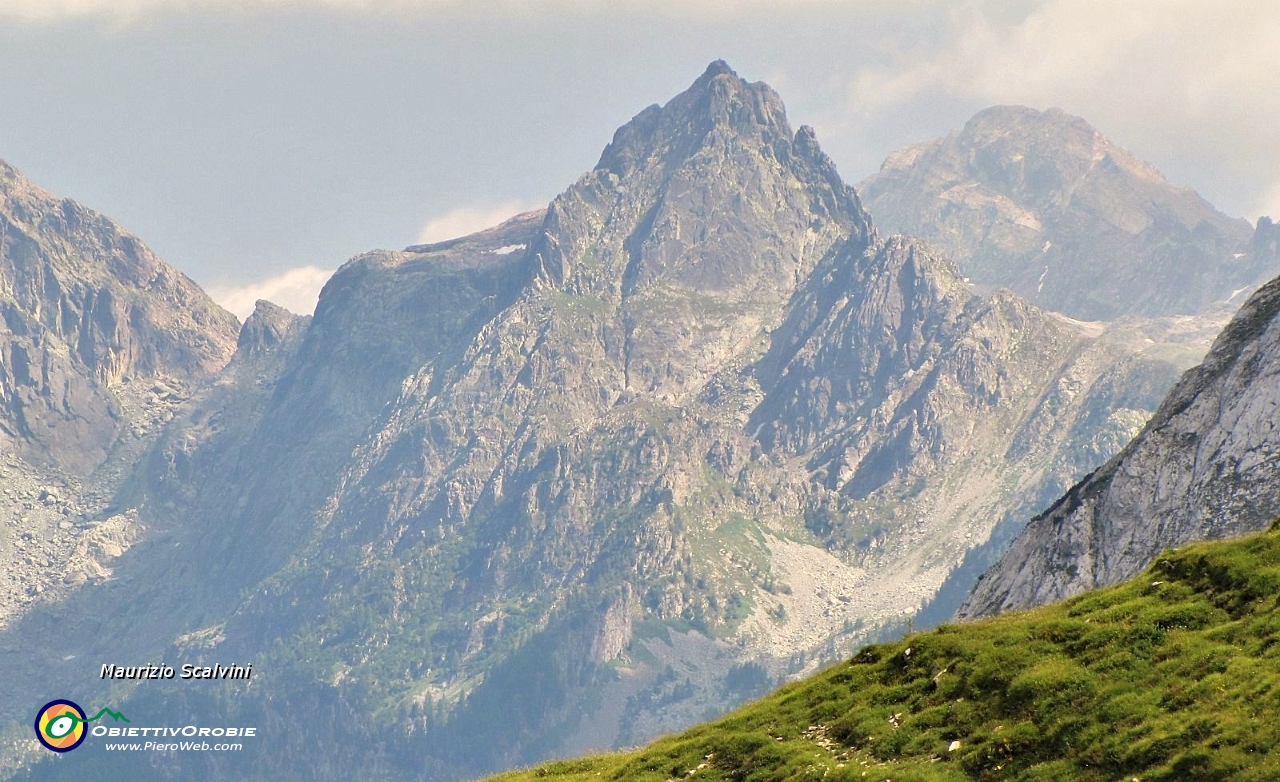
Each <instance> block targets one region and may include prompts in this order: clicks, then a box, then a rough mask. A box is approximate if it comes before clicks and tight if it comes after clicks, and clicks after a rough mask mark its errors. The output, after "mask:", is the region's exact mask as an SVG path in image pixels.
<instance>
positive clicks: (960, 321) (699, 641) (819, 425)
mask: <svg viewBox="0 0 1280 782" xmlns="http://www.w3.org/2000/svg"><path fill="white" fill-rule="evenodd" d="M1201 329H1203V325H1202V323H1201V321H1199V320H1197V319H1186V318H1184V319H1168V320H1164V321H1159V320H1146V321H1129V322H1126V323H1122V324H1116V325H1108V324H1098V323H1082V322H1080V321H1077V320H1073V319H1071V318H1068V317H1065V316H1063V315H1060V314H1055V313H1051V312H1047V311H1045V310H1043V309H1041V308H1039V307H1036V306H1034V305H1032V304H1029V303H1028V302H1027V301H1026V300H1025V299H1023V298H1021V297H1019V296H1018V295H1016V294H1014V293H1011V292H1009V291H999V292H996V293H993V294H991V295H979V294H977V293H975V291H974V290H972V288H971V286H970V285H968V284H966V282H965V280H964V278H963V276H962V274H961V272H960V271H959V269H958V268H957V267H956V265H955V263H953V262H952V261H951V260H949V259H947V258H946V257H945V256H944V255H942V254H941V253H939V252H937V251H936V250H933V249H931V248H930V247H929V246H928V245H926V244H925V243H924V242H922V241H919V240H916V239H908V238H902V237H890V238H887V239H884V238H881V237H880V236H879V235H878V234H877V232H876V231H875V230H874V228H873V227H872V223H871V218H870V216H869V215H868V214H867V212H866V211H865V210H864V209H863V207H862V204H861V202H860V201H859V199H858V196H857V194H856V193H855V192H854V190H853V189H852V188H850V187H848V186H847V185H846V184H844V182H843V181H842V180H841V179H840V177H839V175H838V174H837V172H836V169H835V166H834V165H833V164H832V162H831V161H830V160H829V159H828V158H827V157H826V155H825V154H824V153H823V152H822V150H821V148H820V147H819V145H818V143H817V140H816V138H815V136H814V133H813V131H812V130H811V129H809V128H804V127H801V128H799V129H795V130H793V129H792V128H791V126H790V124H789V123H788V121H787V119H786V114H785V110H784V108H783V105H782V101H781V99H780V98H779V97H778V96H777V94H776V93H774V91H773V90H772V89H770V88H769V87H768V86H766V85H764V84H759V83H754V84H753V83H748V82H746V81H744V80H743V79H741V78H739V77H738V76H737V75H736V74H735V73H734V72H733V71H732V70H731V69H730V68H729V67H728V66H727V65H725V64H724V63H721V62H717V63H713V64H712V65H711V66H710V67H709V68H708V69H707V71H706V72H705V73H704V74H703V75H702V76H701V77H699V78H698V79H697V80H696V81H695V82H694V83H693V84H692V85H691V86H690V88H689V89H688V90H686V91H685V92H683V93H681V94H680V95H678V96H676V97H675V98H673V99H672V100H671V101H669V102H668V103H667V104H666V105H664V106H652V107H650V108H648V109H645V110H644V111H643V112H641V113H640V114H639V115H637V116H636V117H635V118H634V119H633V120H632V121H631V122H629V123H627V124H626V125H625V126H623V127H622V128H621V129H619V130H618V132H617V133H616V134H615V136H614V138H613V141H612V142H611V143H610V144H609V145H608V146H607V147H606V148H605V150H604V152H603V154H602V155H601V157H600V160H599V163H598V164H597V165H596V167H595V168H594V169H593V170H592V171H590V172H588V173H586V174H585V175H583V176H582V177H581V178H580V179H579V180H578V181H577V182H576V183H574V184H573V185H571V186H570V187H569V188H568V189H566V190H565V191H564V192H563V193H562V194H561V195H560V196H558V197H557V198H556V199H555V200H554V201H553V202H552V203H551V204H550V205H549V206H548V207H547V209H546V210H544V211H539V212H533V213H529V214H525V215H519V216H516V217H514V218H512V219H511V220H509V221H507V222H505V223H503V224H501V225H499V226H496V227H494V228H492V229H489V230H487V231H482V232H479V233H477V234H473V235H471V236H467V237H461V238H459V239H455V240H452V241H448V242H442V243H437V244H430V245H418V246H414V247H410V248H407V249H406V250H404V251H396V252H393V251H375V252H371V253H367V254H365V255H362V256H359V257H357V258H355V259H353V260H352V261H350V262H349V263H347V264H346V265H345V266H343V268H342V269H340V270H339V271H338V272H337V273H336V274H335V275H334V277H333V279H331V280H330V281H329V283H328V284H327V285H326V287H325V289H324V291H323V293H322V294H321V297H320V301H319V305H318V307H317V309H316V312H315V315H314V317H313V318H310V319H308V318H295V317H293V316H291V315H290V314H288V313H286V312H283V311H281V310H279V308H275V307H273V306H271V305H269V304H265V303H264V304H261V305H260V306H259V308H258V310H257V311H256V312H255V313H254V315H253V316H252V317H250V318H249V320H248V321H247V322H246V323H245V324H244V326H243V328H242V329H241V331H240V335H239V338H238V340H237V347H236V351H235V354H234V357H232V359H231V361H230V363H229V364H227V366H226V367H225V368H224V369H223V370H222V371H221V372H220V373H219V374H217V375H216V376H215V377H214V378H212V379H211V380H209V381H207V382H205V383H203V384H201V385H200V386H199V387H198V388H196V389H195V390H194V391H193V392H192V393H191V395H190V396H189V398H186V399H184V400H183V401H181V403H180V404H178V405H177V407H176V408H175V409H173V410H172V411H170V412H171V413H172V419H171V420H170V421H169V422H168V423H167V425H165V426H164V427H163V430H162V431H161V432H160V433H159V435H158V436H156V437H155V438H154V441H153V442H151V443H150V446H149V450H148V451H147V453H146V454H145V455H143V456H142V457H141V458H138V459H136V460H135V462H134V464H135V468H134V469H133V470H132V472H131V473H130V474H129V476H128V479H127V480H126V481H124V482H123V483H122V484H121V486H120V488H119V490H118V491H114V492H113V495H112V507H111V508H108V509H103V511H102V513H101V514H100V515H99V516H97V517H94V518H92V519H91V520H89V521H88V523H89V524H91V525H94V526H92V527H91V528H90V529H88V530H86V531H85V533H84V537H83V538H82V543H83V545H82V548H83V552H82V554H78V555H77V557H79V558H72V559H71V560H69V561H68V562H67V563H66V564H64V563H62V562H61V561H58V562H52V563H50V564H48V565H47V567H48V568H50V569H54V568H62V567H65V568H66V569H67V576H66V577H64V578H63V579H61V582H60V583H59V584H58V585H57V586H56V587H54V588H50V589H48V590H46V592H45V593H44V594H43V595H41V597H40V598H39V600H38V601H37V602H36V605H35V607H34V608H30V609H29V610H27V611H26V612H25V613H24V614H23V615H22V616H20V617H19V618H17V619H16V620H15V621H13V622H11V623H10V625H9V626H8V627H7V628H5V629H4V630H3V631H0V668H3V669H4V670H7V671H19V672H30V674H31V675H14V676H12V677H10V678H9V679H7V680H6V682H5V684H4V685H2V686H3V687H4V690H3V692H4V698H3V699H0V704H13V705H11V706H7V707H6V708H9V709H10V712H5V714H6V715H8V716H12V717H13V718H14V719H15V720H16V719H17V717H18V716H21V715H20V714H19V712H20V711H21V710H22V709H24V708H26V707H25V706H24V705H23V704H26V703H28V702H32V701H36V700H38V699H39V698H40V697H45V698H46V700H47V699H48V697H51V696H47V695H45V694H44V693H43V689H42V688H43V687H46V686H47V684H46V683H47V682H48V681H49V680H50V677H56V678H57V680H58V681H60V682H63V683H64V686H66V687H68V688H73V689H75V691H76V692H79V693H84V695H83V697H86V698H88V697H90V696H95V697H96V695H97V694H103V695H104V696H110V697H111V699H112V702H113V703H119V704H123V705H122V706H121V708H124V709H125V710H126V711H129V713H130V714H133V713H137V714H142V715H147V714H152V715H154V714H182V715H189V716H188V718H189V719H205V720H214V719H216V720H226V719H231V718H234V719H237V720H248V721H252V722H254V723H256V724H262V725H271V726H276V727H277V728H278V729H273V733H272V736H273V740H272V741H271V742H270V743H269V744H268V743H263V744H261V745H254V746H252V747H247V748H246V751H245V752H243V753H241V754H236V756H235V757H231V756H230V754H227V753H224V754H223V755H219V756H218V757H213V756H212V755H210V756H208V757H198V756H196V754H195V753H191V755H189V756H184V757H174V758H169V759H162V760H157V761H154V762H153V761H152V760H151V759H146V758H143V757H142V756H137V757H129V756H126V755H121V754H115V753H111V757H107V755H108V754H109V753H106V752H105V751H104V750H102V749H101V748H100V747H99V748H97V749H94V748H93V747H89V746H86V747H85V748H82V749H81V750H77V752H76V753H73V757H68V758H65V759H62V760H60V761H59V763H58V765H56V766H54V765H52V764H40V765H36V766H33V767H32V768H31V770H30V775H31V776H34V777H40V776H41V775H43V774H51V773H54V771H53V770H52V769H55V768H56V769H57V773H59V774H69V773H73V772H74V773H75V774H82V773H83V774H100V775H111V774H116V775H127V774H135V775H137V774H148V775H151V776H158V777H161V778H174V779H178V778H181V779H186V778H191V777H193V776H194V777H199V776H201V775H204V776H210V777H220V776H233V777H234V776H263V775H270V776H274V777H279V778H283V779H291V778H295V779H303V778H315V777H325V778H366V777H380V776H391V775H395V776H397V777H400V778H409V779H453V778H461V777H466V776H472V775H475V774H479V773H483V772H485V771H489V770H494V769H499V768H505V767H510V766H513V765H517V764H523V763H529V762H533V761H535V760H539V759H541V758H545V757H548V756H550V755H556V754H565V753H574V752H582V751H586V750H589V749H593V748H604V747H611V746H616V745H619V744H630V743H634V742H637V741H641V740H644V739H646V738H648V737H651V736H654V735H657V734H659V733H662V732H666V731H670V730H674V729H677V728H680V727H683V726H686V725H689V724H691V723H693V722H695V721H697V720H699V719H702V718H703V717H705V715H707V714H711V713H719V712H721V711H723V710H725V709H727V708H728V707H730V706H731V705H733V704H735V703H737V702H740V701H742V700H743V699H745V698H747V697H749V696H750V695H752V694H754V693H758V692H761V691H762V690H763V689H764V688H766V687H768V686H769V685H770V684H772V683H773V682H776V681H779V680H781V679H784V678H787V677H793V676H797V675H800V674H801V673H804V672H806V671H812V670H814V669H815V668H816V667H817V666H819V665H820V664H821V663H822V662H823V661H827V660H831V659H834V658H836V657H837V656H839V655H840V654H842V653H843V652H844V651H847V650H848V649H850V648H852V647H853V646H855V645H857V644H861V643H863V642H865V641H866V640H867V639H869V638H874V637H878V636H881V635H884V634H892V633H896V632H899V631H900V630H901V629H902V628H903V627H904V625H906V624H907V623H908V622H909V621H910V620H911V618H912V617H913V616H915V615H916V613H917V612H918V611H919V610H920V608H921V606H922V605H924V604H926V603H930V602H932V605H933V606H935V607H936V606H938V605H942V604H944V603H945V604H947V605H951V604H954V603H956V602H958V601H959V600H960V598H961V597H962V596H963V595H964V594H967V592H968V588H969V584H970V583H971V581H972V579H973V578H976V570H977V569H978V565H977V564H976V563H977V562H978V561H979V560H978V559H974V558H973V557H971V556H970V554H971V552H973V551H974V549H975V547H978V546H982V545H988V546H991V545H994V544H993V543H991V540H992V538H993V537H994V538H995V540H996V541H997V542H999V541H1003V540H1007V539H1008V537H1010V536H1011V535H1013V534H1014V533H1016V531H1017V527H1018V525H1019V524H1020V522H1021V520H1023V519H1025V518H1028V517H1029V516H1030V515H1031V513H1033V512H1034V510H1035V509H1037V508H1039V507H1043V505H1044V504H1046V503H1047V502H1048V501H1050V500H1051V499H1052V498H1054V497H1057V496H1059V495H1060V494H1061V493H1062V492H1063V491H1065V490H1066V488H1067V487H1068V486H1070V485H1071V484H1073V483H1074V482H1076V481H1077V480H1078V479H1079V478H1080V477H1081V476H1083V475H1084V474H1085V473H1087V472H1088V470H1089V469H1091V468H1093V467H1094V466H1096V465H1097V464H1099V463H1102V462H1104V461H1105V460H1106V459H1108V458H1109V457H1110V456H1111V455H1113V454H1114V453H1116V452H1117V451H1118V450H1119V449H1120V448H1121V447H1122V446H1123V444H1124V443H1126V442H1128V441H1129V440H1130V439H1131V438H1132V436H1133V435H1134V434H1135V433H1136V432H1137V431H1138V430H1139V429H1140V428H1141V426H1142V424H1143V423H1144V422H1145V421H1146V419H1147V418H1148V416H1149V415H1150V413H1151V411H1152V410H1153V409H1154V408H1155V406H1156V404H1157V403H1158V401H1159V400H1160V399H1161V398H1162V397H1163V396H1164V394H1165V392H1166V391H1167V389H1168V388H1169V386H1170V385H1172V383H1173V382H1174V380H1175V379H1176V377H1177V375H1178V373H1179V372H1180V371H1181V370H1182V369H1184V368H1185V367H1187V366H1190V365H1191V364H1193V363H1194V362H1195V361H1196V360H1199V358H1200V357H1201V356H1202V355H1203V349H1204V345H1202V344H1201V339H1202V336H1203V335H1202V333H1201ZM112 536H115V537H112ZM123 543H128V544H129V547H128V549H127V551H125V550H123V549H124V546H123V545H122V544H123ZM108 555H110V556H108ZM940 601H941V602H940ZM948 601H949V602H948ZM125 604H127V605H128V606H129V609H128V610H122V609H121V606H122V605H125ZM938 610H939V611H940V610H941V609H938ZM55 647H56V648H58V649H59V650H65V652H66V653H65V654H64V655H62V658H61V659H56V658H55V659H50V658H49V656H48V655H40V656H38V657H37V656H35V655H33V653H32V650H33V649H47V648H55ZM122 657H128V658H129V659H164V660H166V661H169V662H170V663H171V664H179V665H180V664H181V663H182V662H189V661H201V660H203V661H206V662H208V663H209V664H213V663H216V662H221V663H224V664H225V663H227V662H232V661H234V662H239V663H248V662H252V663H253V665H254V669H255V671H256V672H257V674H255V678H254V680H253V682H252V684H251V685H241V684H232V685H230V686H227V687H218V688H199V687H195V688H193V687H190V686H187V684H185V683H183V684H180V683H176V682H175V683H166V682H146V683H144V684H143V685H141V686H136V687H133V686H119V685H113V684H111V683H106V684H104V683H103V682H102V680H101V679H100V677H99V674H98V668H96V667H94V668H92V670H90V669H89V668H87V667H86V663H85V662H84V661H85V660H90V661H94V660H110V659H116V658H122ZM37 662H38V664H39V668H38V670H37V668H36V667H34V666H36V664H37ZM99 664H100V663H99ZM37 673H38V675H36V674H37ZM40 702H43V701H40ZM21 714H23V715H24V714H25V712H21ZM298 715H306V717H305V719H299V717H298ZM23 719H24V720H25V719H27V718H26V717H25V716H24V717H23ZM285 725H289V726H292V727H291V728H289V729H283V728H281V726H285Z"/></svg>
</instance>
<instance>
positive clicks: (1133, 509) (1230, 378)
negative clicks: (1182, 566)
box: [961, 278, 1280, 616]
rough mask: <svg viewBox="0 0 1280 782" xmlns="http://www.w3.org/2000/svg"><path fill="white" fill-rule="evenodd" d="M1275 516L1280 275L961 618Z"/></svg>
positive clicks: (1104, 581)
mask: <svg viewBox="0 0 1280 782" xmlns="http://www.w3.org/2000/svg"><path fill="white" fill-rule="evenodd" d="M1277 516H1280V278H1277V279H1275V280H1272V281H1271V282H1270V283H1268V284H1267V285H1265V286H1264V287H1262V288H1261V289H1260V290H1259V291H1258V292H1257V293H1255V294H1254V295H1253V296H1252V297H1251V298H1250V299H1249V300H1248V302H1246V303H1245V305H1244V307H1243V308H1242V309H1241V310H1240V312H1239V313H1238V314H1237V315H1236V317H1235V318H1234V319H1233V320H1232V321H1231V323H1230V324H1229V325H1228V326H1227V328H1226V330H1224V331H1223V332H1222V334H1221V336H1219V337H1218V339H1217V341H1216V342H1215V343H1214V345H1213V349H1212V350H1211V351H1210V352H1209V355H1208V357H1206V359H1205V361H1204V363H1203V364H1201V365H1200V366H1198V367H1196V368H1194V369H1192V370H1190V371H1188V372H1187V373H1186V374H1185V375H1184V376H1183V377H1182V379H1181V380H1180V381H1179V382H1178V384H1177V386H1175V387H1174V389H1173V390H1172V391H1171V392H1170V393H1169V396H1168V397H1167V398H1166V399H1165V400H1164V402H1163V403H1162V404H1161V405H1160V408H1159V409H1158V410H1157V411H1156V414H1155V416H1154V417H1152V419H1151V421H1150V422H1149V423H1148V424H1147V426H1146V427H1145V428H1144V429H1143V431H1142V433H1141V434H1140V435H1138V437H1137V438H1135V439H1134V441H1133V442H1132V443H1130V444H1129V445H1128V446H1127V447H1125V449H1124V450H1123V451H1122V452H1121V453H1120V454H1118V455H1117V456H1116V457H1115V458H1113V459H1112V460H1111V461H1109V462H1108V463H1107V464H1106V465H1105V466H1104V467H1102V468H1101V469H1099V470H1098V471H1096V472H1095V473H1093V474H1092V475H1090V476H1089V477H1088V478H1087V479H1085V480H1084V481H1082V482H1081V483H1080V484H1078V485H1076V486H1075V487H1073V488H1072V489H1071V491H1069V492H1067V494H1066V495H1065V496H1064V497H1062V499H1060V500H1059V501H1058V502H1057V503H1056V504H1055V505H1054V506H1053V507H1051V508H1050V509H1049V510H1048V511H1047V512H1046V513H1044V514H1043V515H1042V516H1040V517H1038V518H1036V519H1035V520H1034V521H1032V522H1031V524H1030V526H1028V527H1027V528H1026V530H1025V531H1024V532H1023V533H1022V535H1021V536H1020V537H1019V538H1018V539H1017V541H1016V542H1015V543H1014V545H1013V548H1012V549H1010V550H1009V552H1008V553H1007V554H1006V555H1005V556H1004V559H1003V560H1001V562H1000V563H999V564H998V565H997V566H996V567H995V568H993V569H992V570H991V571H989V572H988V573H987V574H986V575H985V576H984V577H983V578H982V580H981V581H980V582H979V584H978V586H977V588H976V589H975V590H974V592H973V594H972V596H971V597H970V598H969V600H968V602H967V603H966V605H965V607H964V608H963V609H962V612H961V613H962V615H963V616H983V615H988V614H993V613H997V612H999V611H1004V610H1008V609H1012V608H1023V607H1028V606H1034V605H1039V604H1042V603H1047V602H1051V601H1054V600H1059V599H1061V598H1064V597H1068V596H1070V595H1074V594H1077V593H1079V592H1083V591H1086V590H1089V589H1093V588H1095V587H1099V586H1105V585H1109V584H1114V583H1118V582H1120V581H1123V580H1125V579H1127V578H1129V577H1131V576H1133V575H1134V574H1135V573H1137V572H1139V571H1140V570H1141V569H1142V568H1144V567H1146V566H1147V564H1149V563H1150V562H1151V560H1152V559H1153V558H1154V557H1155V556H1157V555H1158V554H1159V553H1160V552H1161V551H1163V550H1165V549H1168V548H1172V547H1175V546H1180V545H1182V544H1184V543H1187V542H1190V541H1194V540H1204V539H1209V538H1222V537H1229V536H1233V535H1240V534H1243V533H1246V532H1252V531H1257V530H1260V529H1263V528H1264V527H1266V526H1267V525H1268V524H1270V523H1271V522H1272V521H1274V520H1275V519H1276V518H1277Z"/></svg>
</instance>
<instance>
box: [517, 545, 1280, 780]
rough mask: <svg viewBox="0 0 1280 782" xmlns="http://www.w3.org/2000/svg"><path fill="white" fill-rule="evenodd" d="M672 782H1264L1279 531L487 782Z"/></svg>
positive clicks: (1272, 699) (1174, 557)
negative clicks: (701, 720)
mask: <svg viewBox="0 0 1280 782" xmlns="http://www.w3.org/2000/svg"><path fill="white" fill-rule="evenodd" d="M953 742H959V744H958V745H957V746H956V748H955V749H954V750H951V749H950V747H952V746H953ZM686 778H691V779H697V780H751V781H753V782H754V781H757V780H758V781H759V782H765V781H766V780H800V779H818V778H827V779H831V780H898V781H899V782H907V781H908V780H968V779H979V780H1055V781H1056V780H1084V781H1088V780H1099V782H1101V781H1102V780H1108V781H1111V780H1132V779H1134V778H1137V779H1140V780H1142V781H1143V782H1152V781H1153V780H1170V781H1172V780H1180V781H1181V780H1226V779H1234V780H1275V779H1280V531H1277V528H1275V527H1273V529H1272V531H1270V532H1267V533H1263V534H1260V535H1255V536H1252V537H1248V538H1241V539H1238V540H1233V541H1228V542H1220V543H1203V544H1197V545H1193V546H1189V547H1187V548H1184V549H1181V550H1179V551H1176V552H1173V553H1169V554H1165V555H1164V556H1162V557H1160V558H1159V559H1158V560H1157V561H1156V563H1155V564H1154V565H1152V566H1151V567H1150V568H1149V569H1148V570H1147V571H1146V572H1145V573H1144V574H1143V575H1142V576H1140V577H1139V578H1136V579H1134V580H1133V581H1131V582H1129V583H1127V584H1123V585H1120V586H1117V587H1112V588H1109V589H1104V590H1099V591H1097V592H1092V593H1089V594H1087V595H1083V596H1081V597H1078V598H1075V599H1073V600H1069V601H1066V602H1064V603H1061V604H1058V605H1054V606H1049V607H1046V608H1041V609H1036V610H1033V611H1025V612H1018V613H1012V614H1008V615H1005V616H1001V617H998V618H995V619H992V620H988V621H984V622H979V623H973V624H963V625H949V626H943V627H940V628H938V629H936V630H934V631H931V632H927V633H919V634H916V635H912V636H909V637H908V638H906V639H904V640H902V641H900V642H898V643H893V644H884V645H878V646H870V647H867V648H865V649H863V650H862V651H860V652H859V653H858V654H857V655H855V656H854V658H853V659H851V660H849V661H847V662H844V663H841V664H839V665H836V666H835V667H833V668H830V669H828V670H827V671H825V672H823V673H821V674H818V675H817V676H815V677H813V678H811V679H808V680H806V681H803V682H798V683H796V684H792V685H789V686H787V687H784V688H783V689H781V690H779V691H777V692H775V693H774V694H772V695H770V696H768V697H766V698H764V699H763V700H760V701H757V702H755V703H753V704H751V705H748V706H746V707H744V708H742V709H740V710H738V711H737V712H735V713H733V714H731V715H729V716H728V717H725V718H723V719H721V720H719V721H717V722H713V723H709V724H706V725H702V726H699V727H696V728H693V729H692V730H689V731H687V732H685V733H682V734H678V735H675V736H670V737H668V738H664V739H661V740H659V741H658V742H656V743H654V744H652V745H650V746H649V747H647V748H644V749H640V750H636V751H631V752H623V753H617V754H612V755H602V756H598V757H592V758H584V759H579V760H569V761H560V762H554V763H549V764H546V765H543V766H539V767H536V768H533V769H527V770H522V771H516V772H512V773H508V774H505V775H502V776H500V777H497V778H496V779H497V780H501V782H518V781H520V780H534V779H563V780H654V781H655V782H664V781H665V780H671V779H686Z"/></svg>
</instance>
